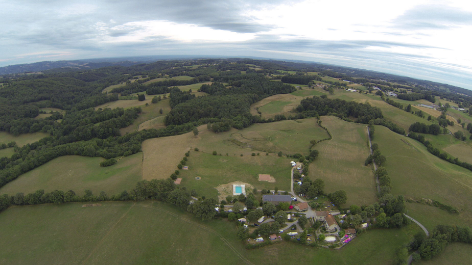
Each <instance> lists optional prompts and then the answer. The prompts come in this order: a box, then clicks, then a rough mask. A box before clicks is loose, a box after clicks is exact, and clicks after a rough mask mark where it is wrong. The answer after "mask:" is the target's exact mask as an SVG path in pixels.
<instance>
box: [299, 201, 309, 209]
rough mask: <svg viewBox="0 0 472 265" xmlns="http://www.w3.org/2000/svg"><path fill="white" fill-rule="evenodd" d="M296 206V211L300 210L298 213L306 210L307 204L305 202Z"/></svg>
mask: <svg viewBox="0 0 472 265" xmlns="http://www.w3.org/2000/svg"><path fill="white" fill-rule="evenodd" d="M297 206H298V209H300V211H303V210H307V209H308V203H307V202H301V203H299V204H297Z"/></svg>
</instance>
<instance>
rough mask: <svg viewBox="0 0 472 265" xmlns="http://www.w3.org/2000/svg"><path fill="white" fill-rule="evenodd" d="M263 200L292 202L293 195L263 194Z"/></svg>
mask: <svg viewBox="0 0 472 265" xmlns="http://www.w3.org/2000/svg"><path fill="white" fill-rule="evenodd" d="M262 201H264V202H291V201H292V196H290V195H263V196H262Z"/></svg>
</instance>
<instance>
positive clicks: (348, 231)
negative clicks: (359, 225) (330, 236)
mask: <svg viewBox="0 0 472 265" xmlns="http://www.w3.org/2000/svg"><path fill="white" fill-rule="evenodd" d="M344 232H346V235H351V234H355V233H356V229H354V228H348V229H346V230H344Z"/></svg>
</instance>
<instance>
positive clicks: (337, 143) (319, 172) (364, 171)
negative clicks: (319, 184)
mask: <svg viewBox="0 0 472 265" xmlns="http://www.w3.org/2000/svg"><path fill="white" fill-rule="evenodd" d="M321 120H322V124H323V126H325V127H326V128H328V130H329V131H330V133H331V135H332V136H333V139H332V140H329V141H323V142H321V143H319V144H317V145H316V146H315V147H314V149H316V150H318V151H319V156H318V158H317V159H316V160H315V161H314V162H313V163H311V164H310V168H309V177H310V178H311V179H312V180H314V179H316V178H321V179H322V180H324V182H325V192H327V193H331V192H334V191H336V190H344V191H346V193H347V198H348V200H347V203H346V205H350V204H356V205H368V204H371V203H374V202H375V201H376V199H377V198H376V189H375V179H374V174H373V173H372V170H371V168H370V167H366V166H364V162H365V159H366V158H367V156H369V154H370V152H369V147H368V142H367V129H366V126H365V125H364V124H356V123H350V122H346V121H343V120H341V119H339V118H337V117H333V116H326V117H325V116H324V117H322V118H321Z"/></svg>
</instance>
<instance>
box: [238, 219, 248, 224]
mask: <svg viewBox="0 0 472 265" xmlns="http://www.w3.org/2000/svg"><path fill="white" fill-rule="evenodd" d="M238 221H239V222H241V223H245V222H246V218H239V219H238Z"/></svg>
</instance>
